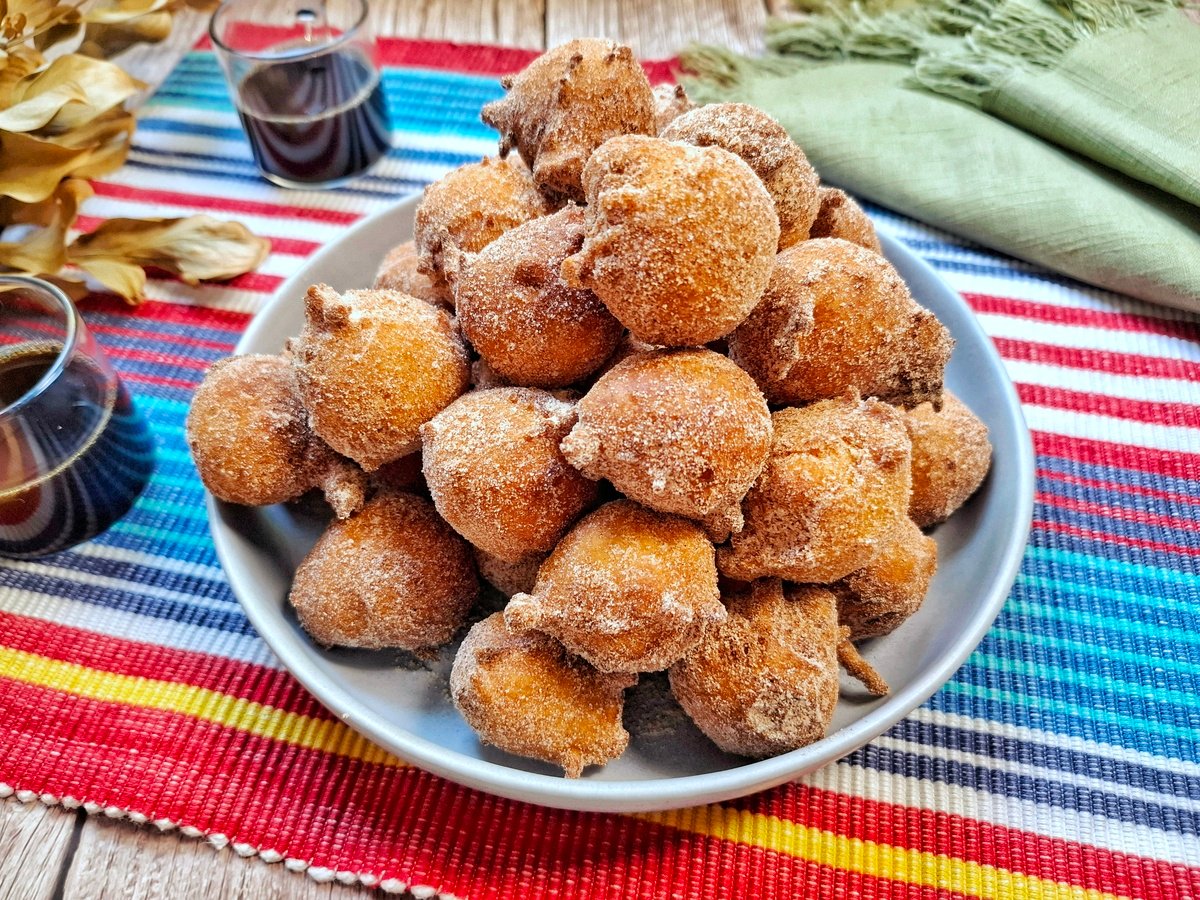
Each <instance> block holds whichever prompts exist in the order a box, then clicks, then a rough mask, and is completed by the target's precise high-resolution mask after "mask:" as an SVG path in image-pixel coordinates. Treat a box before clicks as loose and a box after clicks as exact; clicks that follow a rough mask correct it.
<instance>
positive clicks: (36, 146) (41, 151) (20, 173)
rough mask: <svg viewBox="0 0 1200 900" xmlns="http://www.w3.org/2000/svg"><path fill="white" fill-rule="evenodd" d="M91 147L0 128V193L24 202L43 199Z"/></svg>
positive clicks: (51, 192)
mask: <svg viewBox="0 0 1200 900" xmlns="http://www.w3.org/2000/svg"><path fill="white" fill-rule="evenodd" d="M92 150H93V148H92V147H89V146H84V147H68V146H61V145H59V144H56V143H54V142H53V141H48V140H42V139H40V138H36V137H33V136H31V135H28V134H12V133H7V132H3V131H0V195H4V196H7V197H12V198H13V199H15V200H21V201H24V202H25V203H36V202H37V201H39V200H44V199H46V198H47V197H49V196H50V195H51V194H53V193H54V189H55V188H56V187H58V183H59V182H60V181H62V180H63V179H64V178H66V177H67V176H68V175H70V174H71V173H72V172H74V171H76V170H77V169H78V168H80V167H81V166H83V165H84V164H86V163H87V161H88V159H89V157H90V156H91V155H92Z"/></svg>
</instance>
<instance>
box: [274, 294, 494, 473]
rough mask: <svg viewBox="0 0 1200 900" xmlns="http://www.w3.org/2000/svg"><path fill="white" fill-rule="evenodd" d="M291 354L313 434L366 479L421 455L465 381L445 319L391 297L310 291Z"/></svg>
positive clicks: (463, 363)
mask: <svg viewBox="0 0 1200 900" xmlns="http://www.w3.org/2000/svg"><path fill="white" fill-rule="evenodd" d="M293 353H294V356H295V361H296V369H297V374H298V375H299V382H300V393H301V396H302V397H303V400H304V406H305V408H306V409H307V410H308V413H309V419H310V421H311V423H312V428H313V430H314V431H315V432H316V433H317V434H318V435H320V436H321V437H322V438H324V439H325V441H326V442H327V443H328V444H329V445H330V446H331V447H333V448H334V449H335V450H336V451H338V452H339V453H341V454H343V455H344V456H348V457H350V458H351V459H353V460H354V461H356V462H357V463H359V465H361V466H362V467H363V468H364V469H367V470H368V471H371V470H374V469H377V468H379V466H381V465H383V464H384V463H386V462H391V461H392V460H394V459H399V458H400V457H401V456H404V455H405V454H407V453H410V452H412V451H413V450H415V449H417V447H418V446H419V445H420V438H419V435H418V429H420V427H421V425H423V424H424V423H425V422H427V421H429V420H430V419H431V418H433V417H434V416H435V415H437V413H439V412H440V411H441V410H443V409H444V408H445V407H446V406H447V405H449V403H450V401H451V400H453V399H454V398H455V397H457V396H458V395H459V394H461V393H462V392H463V391H465V390H466V389H467V382H468V378H469V376H470V363H469V357H468V355H467V348H466V345H465V344H464V343H463V340H462V337H461V336H460V335H459V333H458V328H457V327H456V326H455V324H454V321H453V320H452V319H451V318H450V316H449V315H447V313H446V311H445V310H442V309H438V308H436V307H434V306H431V305H430V304H428V303H425V302H424V301H422V300H417V299H416V298H415V297H410V296H408V295H407V294H400V293H396V292H394V291H347V292H346V293H344V294H339V293H338V292H337V291H335V290H334V289H333V288H331V287H329V286H328V285H324V284H318V285H314V286H313V287H310V288H309V289H308V295H307V297H306V298H305V323H304V331H303V332H302V333H301V335H300V337H299V339H297V340H296V341H295V342H294V343H293Z"/></svg>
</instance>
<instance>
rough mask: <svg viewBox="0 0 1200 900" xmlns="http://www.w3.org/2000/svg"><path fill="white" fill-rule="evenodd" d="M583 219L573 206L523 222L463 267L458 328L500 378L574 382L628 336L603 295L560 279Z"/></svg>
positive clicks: (533, 383)
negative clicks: (606, 303)
mask: <svg viewBox="0 0 1200 900" xmlns="http://www.w3.org/2000/svg"><path fill="white" fill-rule="evenodd" d="M583 216H584V213H583V210H582V209H581V208H579V207H577V206H568V207H566V208H565V209H561V210H559V211H558V212H556V213H554V215H551V216H546V217H544V218H541V219H534V220H533V221H532V222H526V223H525V224H524V225H521V226H519V227H517V228H514V229H513V230H512V231H509V232H507V233H506V234H503V235H501V236H500V237H498V238H497V239H496V240H494V241H493V242H492V243H491V244H489V245H488V246H487V247H486V248H485V249H484V250H483V251H482V252H481V253H479V254H478V255H477V256H472V257H469V258H467V259H466V260H465V261H464V263H463V266H462V268H461V270H460V273H459V278H458V281H457V283H456V285H455V292H454V296H455V302H456V304H457V307H458V323H459V326H460V327H461V328H462V330H463V334H464V335H466V338H467V340H469V341H470V342H471V344H472V346H474V348H475V350H476V352H477V353H478V354H479V355H480V356H481V357H483V359H484V360H486V361H487V364H488V365H489V366H490V367H491V369H492V371H493V372H495V373H496V374H498V375H499V376H500V377H501V378H503V379H506V380H508V381H510V382H512V383H515V384H521V385H526V386H528V387H562V386H563V385H567V384H571V383H573V382H575V381H578V380H579V379H581V378H586V377H587V376H588V375H590V374H591V373H592V372H594V371H595V370H596V369H597V368H599V367H600V365H601V364H602V363H603V362H604V361H605V359H607V358H608V357H609V355H610V354H611V353H612V352H613V349H614V348H615V347H616V346H617V342H618V341H620V339H621V335H622V334H623V333H624V329H623V328H622V327H621V323H620V322H618V321H617V320H616V319H614V318H613V316H612V313H610V312H609V311H608V310H607V309H606V308H605V306H604V304H603V303H601V302H600V298H599V297H597V296H596V295H595V294H593V293H592V292H591V291H589V290H584V289H581V288H570V287H567V285H566V284H565V283H564V282H563V280H562V277H561V276H560V275H559V267H560V266H561V265H562V261H563V260H564V259H566V257H568V256H570V255H571V254H572V253H575V252H576V251H578V250H579V248H580V247H581V246H582V245H583Z"/></svg>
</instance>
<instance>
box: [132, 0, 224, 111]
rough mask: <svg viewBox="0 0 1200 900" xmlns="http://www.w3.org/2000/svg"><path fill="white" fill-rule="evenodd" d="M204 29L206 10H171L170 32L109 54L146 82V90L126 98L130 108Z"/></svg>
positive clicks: (150, 91)
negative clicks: (172, 14)
mask: <svg viewBox="0 0 1200 900" xmlns="http://www.w3.org/2000/svg"><path fill="white" fill-rule="evenodd" d="M207 30H208V16H207V15H206V14H204V13H200V12H196V11H195V10H194V9H188V8H184V9H181V10H180V11H179V12H177V13H176V14H175V17H174V19H173V21H172V23H171V33H170V34H169V35H167V37H166V39H165V40H162V41H159V42H158V43H157V44H138V45H136V46H134V47H130V48H129V49H128V50H126V51H125V52H124V53H119V54H117V55H116V56H115V57H113V62H115V63H116V64H117V65H119V66H120V67H121V68H122V69H124V70H125V71H126V72H128V73H129V74H130V75H132V76H133V77H134V78H138V79H141V80H142V81H144V82H146V84H147V85H148V87H147V88H146V90H144V91H142V92H141V93H140V94H138V95H137V96H135V97H134V98H133V99H132V100H131V101H130V108H131V109H136V108H137V107H139V106H141V105H142V104H143V103H145V102H146V100H147V99H148V98H149V97H150V95H151V94H153V93H154V90H155V88H157V87H158V86H159V85H160V84H162V82H163V80H164V79H165V78H166V77H167V76H168V75H170V74H171V70H172V69H174V68H175V64H176V63H178V62H179V60H181V59H182V58H183V56H184V54H186V53H187V52H188V51H189V50H191V49H192V47H194V46H195V45H196V41H198V40H199V39H200V36H201V35H203V34H204V33H205V32H206V31H207Z"/></svg>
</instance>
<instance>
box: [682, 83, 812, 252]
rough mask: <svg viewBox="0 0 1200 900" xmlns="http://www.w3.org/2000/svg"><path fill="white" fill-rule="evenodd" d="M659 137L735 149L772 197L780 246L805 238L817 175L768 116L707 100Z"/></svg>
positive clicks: (745, 106) (752, 108)
mask: <svg viewBox="0 0 1200 900" xmlns="http://www.w3.org/2000/svg"><path fill="white" fill-rule="evenodd" d="M662 137H663V138H664V139H666V140H670V141H686V142H687V143H689V144H696V145H697V146H700V147H723V148H725V149H726V150H728V151H729V152H730V153H735V154H737V155H738V156H739V157H741V158H742V159H744V160H745V161H746V163H747V164H749V166H750V168H751V169H753V170H754V174H755V175H757V176H758V177H759V178H761V179H762V183H763V185H764V186H765V187H766V189H767V191H768V193H770V195H771V199H772V200H774V201H775V212H776V213H777V214H778V216H779V249H780V250H782V249H783V248H784V247H790V246H791V245H792V244H795V243H797V242H798V241H803V240H805V239H807V238H808V234H809V227H810V226H811V225H812V223H813V220H814V219H815V218H816V217H817V211H818V210H819V209H820V207H821V200H820V197H819V195H818V189H819V186H820V179H819V178H818V177H817V171H816V169H814V168H813V167H812V165H811V164H809V161H808V157H807V156H805V155H804V151H803V150H801V149H800V148H799V147H798V146H797V145H796V142H795V141H793V140H792V139H791V137H790V136H789V135H788V133H787V131H786V130H784V127H783V126H782V125H780V124H779V122H777V121H776V120H775V119H774V118H773V117H772V116H770V115H768V114H767V113H765V112H763V111H762V110H761V109H758V108H757V107H755V106H749V105H748V104H745V103H710V104H708V105H707V106H701V107H700V108H698V109H693V110H691V111H690V112H686V113H684V114H683V115H681V116H679V117H678V118H677V119H675V121H673V122H672V123H671V124H670V125H668V126H667V127H666V128H665V129H664V130H663V131H662Z"/></svg>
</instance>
